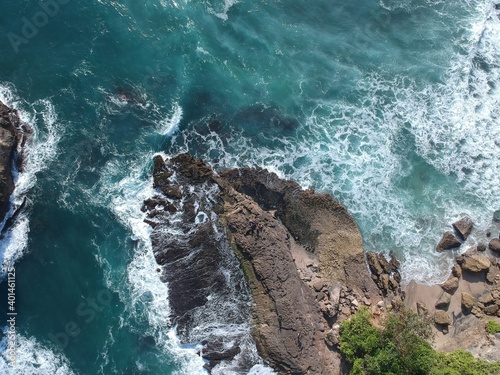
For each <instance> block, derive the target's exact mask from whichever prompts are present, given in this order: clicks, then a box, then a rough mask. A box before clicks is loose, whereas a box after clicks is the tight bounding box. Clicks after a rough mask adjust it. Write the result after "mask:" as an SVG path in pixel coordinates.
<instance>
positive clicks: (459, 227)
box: [452, 216, 474, 241]
mask: <svg viewBox="0 0 500 375" xmlns="http://www.w3.org/2000/svg"><path fill="white" fill-rule="evenodd" d="M452 226H453V229H455V231H456V232H457V234H458V237H459V238H460V239H461V240H462V241H465V240H466V239H467V237H469V234H470V232H471V231H472V227H473V226H474V223H473V222H472V220H471V218H470V217H468V216H465V217H463V218H461V219H460V220H458V221H455V222H454V223H453V224H452Z"/></svg>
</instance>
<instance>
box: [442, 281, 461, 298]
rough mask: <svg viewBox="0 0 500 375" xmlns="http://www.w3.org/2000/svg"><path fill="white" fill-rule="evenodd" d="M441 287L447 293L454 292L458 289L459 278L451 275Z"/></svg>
mask: <svg viewBox="0 0 500 375" xmlns="http://www.w3.org/2000/svg"><path fill="white" fill-rule="evenodd" d="M441 288H443V290H444V291H445V292H447V293H450V294H453V293H455V291H456V290H457V289H458V278H457V277H450V278H449V279H448V280H446V281H445V282H444V283H443V284H441Z"/></svg>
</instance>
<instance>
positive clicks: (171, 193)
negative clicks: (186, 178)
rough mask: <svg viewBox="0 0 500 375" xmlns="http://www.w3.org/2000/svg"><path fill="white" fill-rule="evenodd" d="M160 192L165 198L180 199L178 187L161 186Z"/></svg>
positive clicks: (180, 193)
mask: <svg viewBox="0 0 500 375" xmlns="http://www.w3.org/2000/svg"><path fill="white" fill-rule="evenodd" d="M161 191H162V192H163V194H165V196H166V197H167V198H171V199H181V198H182V192H181V189H180V187H179V185H163V186H162V187H161Z"/></svg>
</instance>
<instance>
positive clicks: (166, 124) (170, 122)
mask: <svg viewBox="0 0 500 375" xmlns="http://www.w3.org/2000/svg"><path fill="white" fill-rule="evenodd" d="M181 120H182V107H181V106H180V105H179V104H178V103H174V107H173V109H172V114H171V115H170V116H167V117H166V118H165V119H164V120H163V121H160V123H159V126H158V133H159V134H161V135H166V136H170V135H172V134H174V133H175V132H176V131H177V130H179V124H180V123H181Z"/></svg>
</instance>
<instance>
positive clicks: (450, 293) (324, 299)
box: [143, 154, 500, 374]
mask: <svg viewBox="0 0 500 375" xmlns="http://www.w3.org/2000/svg"><path fill="white" fill-rule="evenodd" d="M153 179H154V182H153V183H154V187H155V188H156V195H155V196H153V197H151V198H150V199H147V200H146V201H145V202H144V206H143V211H144V212H145V213H146V215H147V218H146V219H145V221H146V222H147V223H148V224H149V225H150V226H151V227H152V228H153V230H152V234H151V241H152V246H153V251H154V255H155V257H156V260H157V263H158V265H159V268H158V273H159V275H160V277H161V279H162V280H163V281H164V282H168V283H169V284H170V295H169V300H170V305H171V311H172V317H171V319H172V321H171V323H172V324H174V325H175V326H176V329H177V332H178V334H179V336H180V338H181V342H183V343H190V344H193V343H194V344H198V345H201V346H202V349H201V350H200V355H201V356H202V357H203V358H204V359H205V360H206V362H207V364H206V368H207V370H208V371H209V372H210V371H211V370H212V369H213V368H214V367H215V366H217V365H219V364H221V365H225V364H226V363H232V364H233V366H236V368H237V369H238V370H239V371H244V370H248V368H249V367H248V366H249V363H250V362H252V361H253V363H255V358H253V359H252V358H251V354H250V353H249V352H248V350H247V348H248V345H249V344H252V345H253V347H257V349H258V353H259V355H260V357H261V358H262V359H263V360H264V361H265V363H267V364H268V365H270V366H271V367H273V368H274V369H275V371H276V372H278V373H279V374H343V373H345V369H344V364H343V362H342V358H341V356H340V353H339V351H338V345H339V323H340V322H342V321H343V320H345V319H349V317H350V316H351V315H352V314H353V313H355V312H356V311H357V310H358V309H359V308H361V307H362V306H366V307H368V308H369V309H370V311H371V313H372V314H373V316H374V317H377V316H383V315H384V314H385V313H386V312H387V311H388V310H389V309H391V308H399V307H401V306H403V305H405V306H407V307H408V308H411V309H414V310H415V311H418V313H419V314H425V315H428V316H429V317H432V319H434V323H435V331H436V334H437V336H436V341H435V347H436V348H437V349H438V350H454V349H456V348H464V349H468V350H471V351H472V352H474V350H476V352H474V353H475V354H478V353H477V351H478V350H479V349H478V348H479V347H480V346H481V345H483V349H481V350H482V351H483V352H482V354H483V355H482V357H483V358H486V359H497V357H498V354H495V353H496V351H495V350H493V349H491V348H494V347H492V346H491V345H494V344H495V338H494V337H489V336H488V335H486V333H485V330H484V326H485V322H484V319H483V317H484V316H488V317H491V318H492V319H498V316H500V290H499V287H497V283H498V282H499V281H500V268H499V267H500V266H499V263H498V260H497V258H496V256H495V253H494V251H496V250H495V249H496V246H497V243H496V242H495V240H492V241H491V242H490V244H489V249H486V246H483V245H481V246H477V247H476V248H474V249H471V250H470V251H467V253H465V254H464V255H462V256H460V257H458V258H457V260H456V261H457V264H456V265H455V266H454V267H453V270H452V271H451V276H450V278H449V280H447V281H446V282H445V283H444V284H442V285H435V286H426V285H418V284H416V283H414V282H412V283H410V284H409V285H405V286H402V285H400V283H401V275H400V273H399V262H398V260H397V259H395V258H394V257H391V258H390V259H386V258H385V257H384V256H383V255H381V254H376V253H368V254H366V255H365V253H364V251H363V247H362V238H361V234H360V232H359V230H358V227H357V225H356V223H355V221H354V220H353V219H352V217H351V216H350V215H349V213H348V212H347V210H346V209H345V207H343V206H342V205H341V204H339V203H338V202H337V201H335V200H334V199H333V198H332V197H331V196H330V195H328V194H318V193H316V192H314V191H313V190H311V189H309V190H303V189H301V187H300V186H299V185H298V184H297V183H295V182H293V181H287V180H283V179H280V178H279V177H278V176H277V175H275V174H274V173H271V172H268V171H267V170H264V169H259V168H241V169H232V170H224V171H218V172H215V171H213V170H212V169H211V168H210V166H208V165H207V164H206V163H205V162H203V161H202V160H196V159H194V158H193V157H192V156H190V155H188V154H181V155H178V156H176V157H173V158H168V159H164V158H163V157H162V156H159V155H158V156H156V157H155V158H154V167H153ZM472 226H473V224H472V222H471V221H470V219H468V218H464V219H463V220H461V221H460V222H457V223H454V224H453V227H452V230H451V231H450V233H447V234H445V236H444V237H443V238H444V240H443V241H441V242H440V245H439V246H438V251H445V250H446V249H452V248H454V247H456V246H460V245H462V243H463V241H464V240H465V239H466V238H467V236H468V235H469V234H470V231H471V229H472ZM450 234H451V236H453V238H451V236H450ZM485 250H488V251H487V252H486V253H487V255H485ZM228 324H229V325H230V326H231V327H242V326H244V325H245V324H248V326H249V327H251V328H250V332H246V333H245V332H242V331H241V330H238V329H231V330H229V331H228V330H227V329H226V330H224V329H223V330H222V331H221V329H220V328H221V327H227V325H228ZM200 327H201V328H200ZM203 327H205V328H203ZM207 327H208V328H207ZM213 327H217V328H218V329H212V328H213ZM481 340H482V341H481ZM488 345H489V346H488ZM486 347H488V348H489V349H484V348H486ZM474 348H476V349H474ZM235 363H236V365H235ZM233 368H234V367H233Z"/></svg>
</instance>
